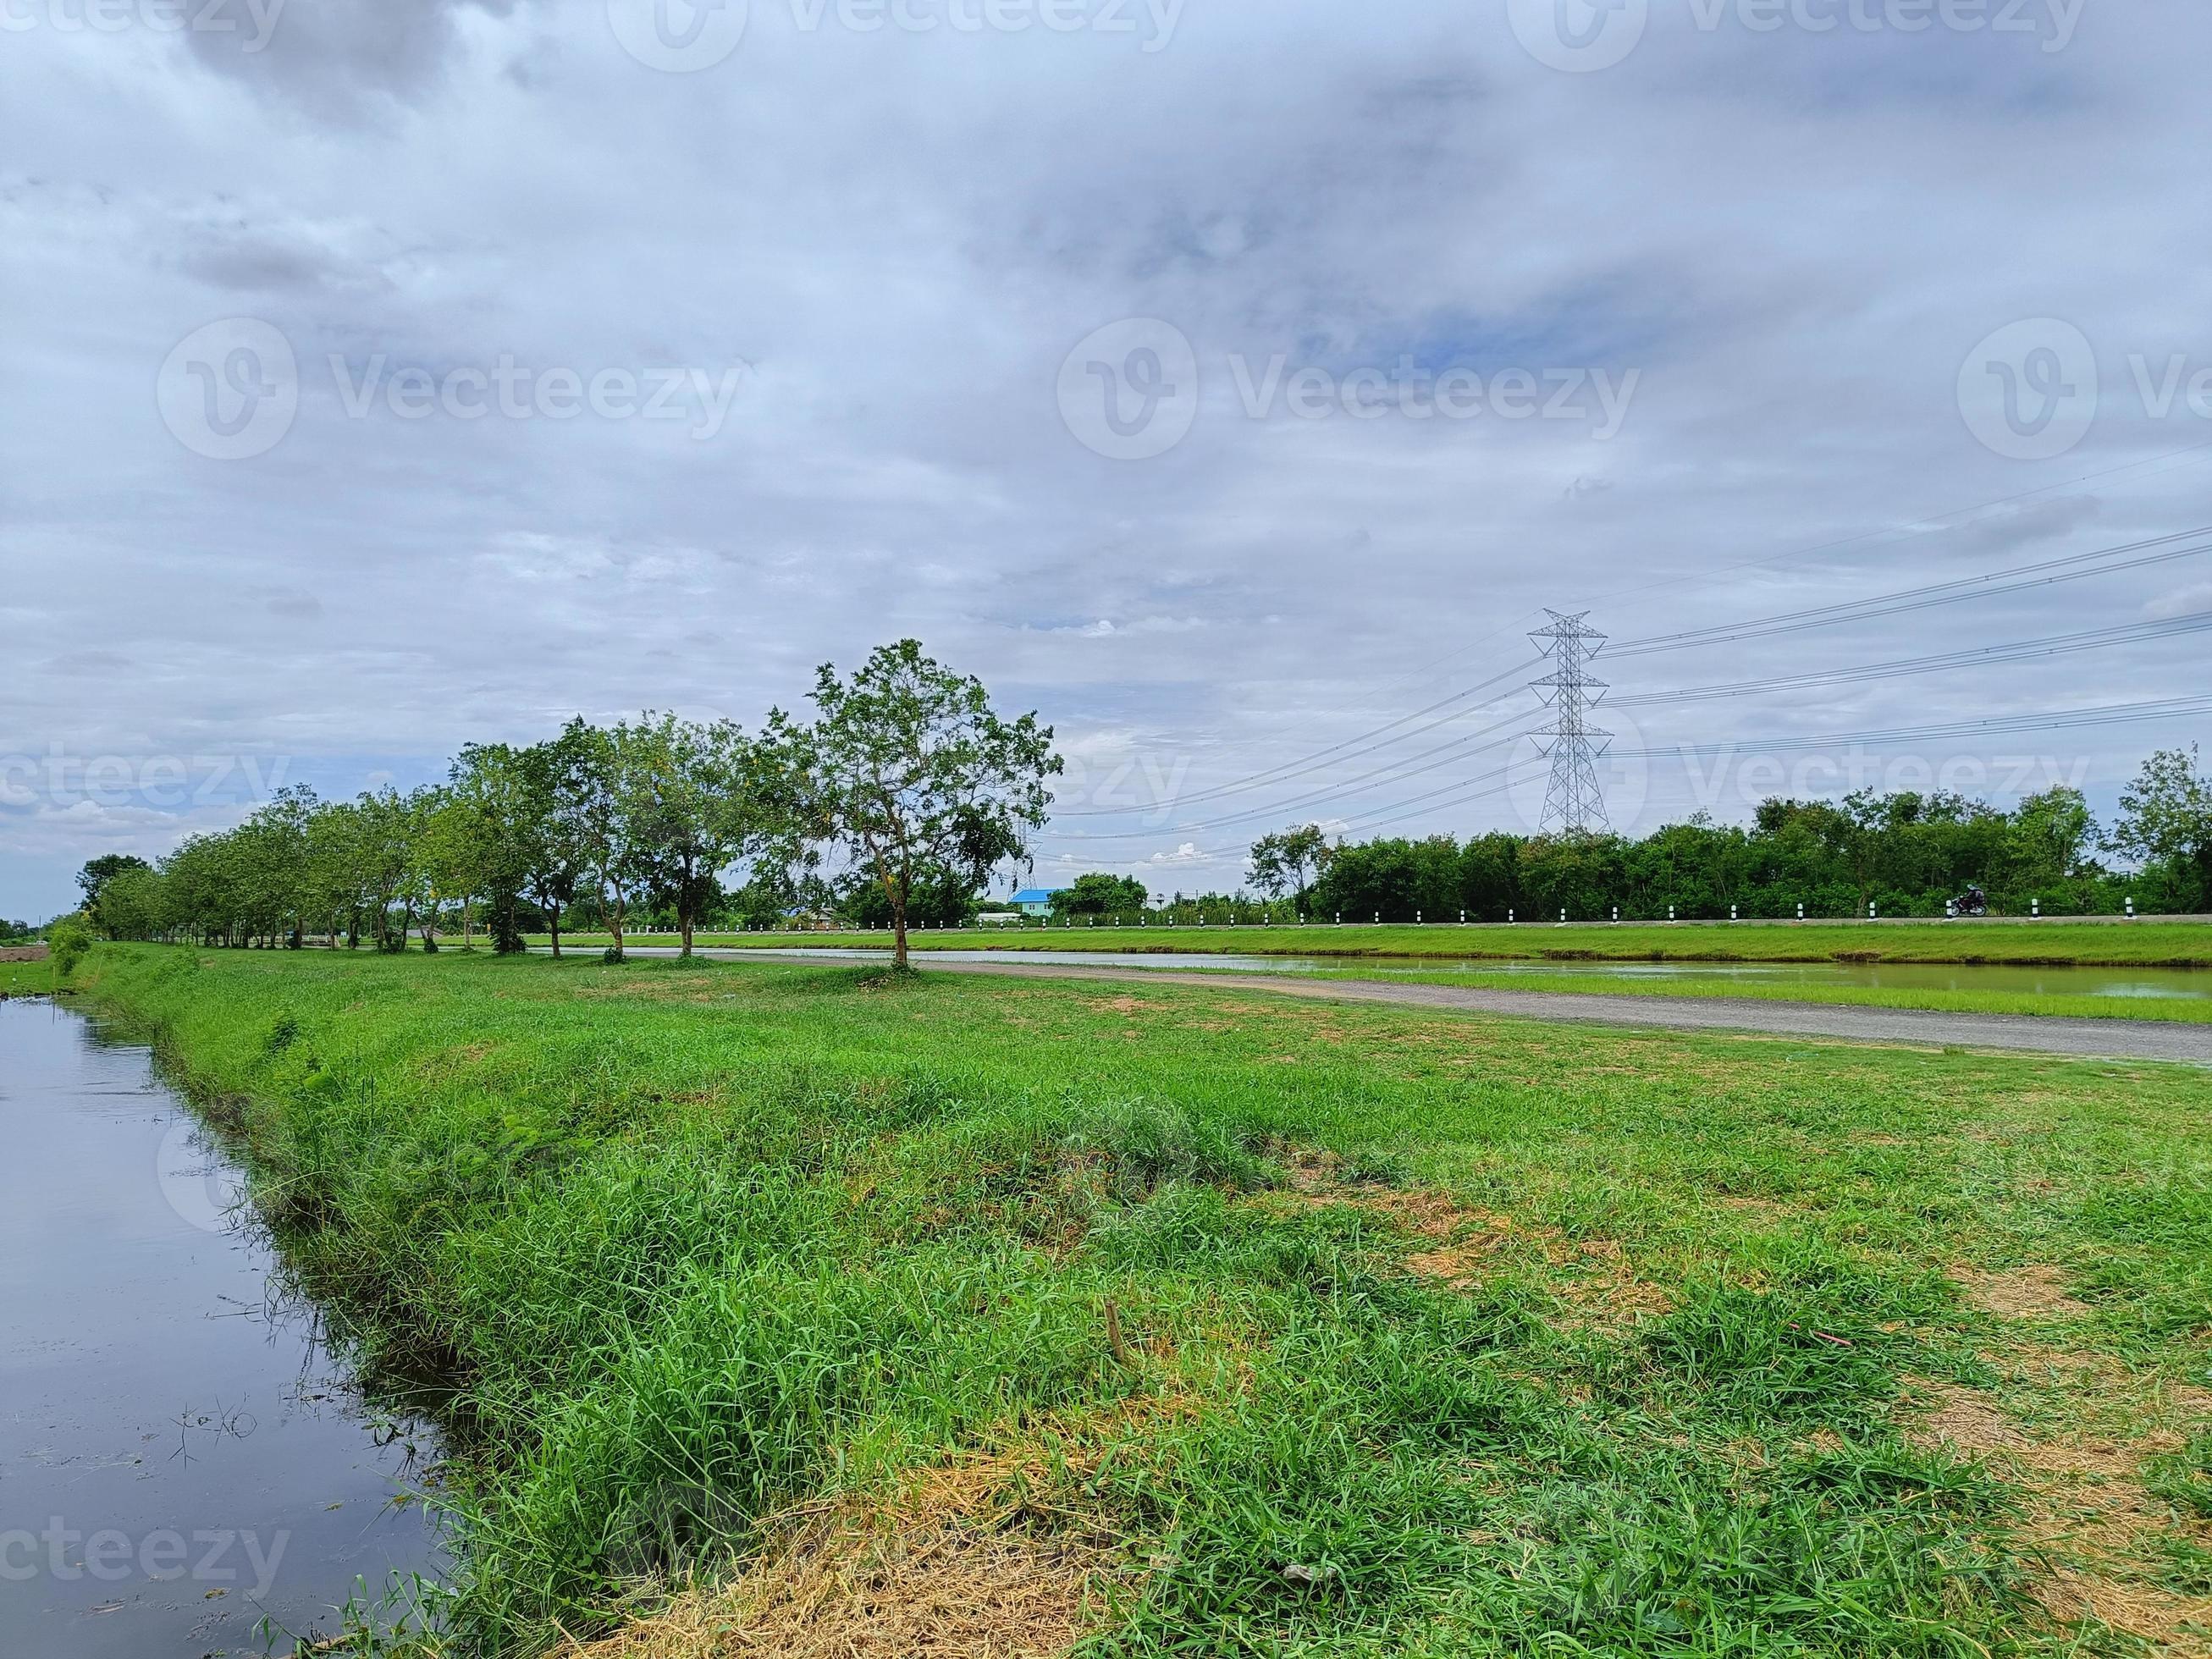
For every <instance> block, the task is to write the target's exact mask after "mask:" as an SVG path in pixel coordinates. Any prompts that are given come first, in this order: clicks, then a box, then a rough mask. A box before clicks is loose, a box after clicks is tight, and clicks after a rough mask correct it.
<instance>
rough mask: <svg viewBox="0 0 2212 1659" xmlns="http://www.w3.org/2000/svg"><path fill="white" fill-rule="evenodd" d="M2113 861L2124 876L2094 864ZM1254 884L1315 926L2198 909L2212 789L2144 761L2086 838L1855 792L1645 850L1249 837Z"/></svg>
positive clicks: (2187, 766)
mask: <svg viewBox="0 0 2212 1659" xmlns="http://www.w3.org/2000/svg"><path fill="white" fill-rule="evenodd" d="M2100 852H2104V853H2110V854H2118V855H2120V856H2121V857H2123V858H2124V859H2125V860H2128V861H2129V863H2130V866H2133V867H2132V868H2130V869H2129V870H2127V871H2124V872H2122V871H2116V870H2114V869H2112V868H2109V867H2108V866H2106V865H2105V864H2103V863H2101V862H2100V861H2099V860H2098V858H2097V856H2096V854H2099V853H2100ZM1251 868H1252V875H1253V880H1254V882H1255V884H1256V885H1257V886H1258V887H1259V888H1260V890H1261V891H1262V892H1264V893H1266V894H1267V895H1268V896H1270V897H1271V898H1278V899H1286V900H1288V901H1289V902H1291V903H1293V904H1295V905H1296V907H1297V913H1298V914H1300V915H1310V916H1312V917H1315V918H1316V919H1319V920H1324V921H1326V920H1329V919H1332V918H1334V916H1337V915H1342V916H1343V917H1344V918H1345V919H1346V921H1352V920H1355V919H1356V920H1358V921H1369V920H1370V919H1372V918H1373V917H1375V916H1376V915H1380V916H1382V918H1383V920H1384V921H1413V919H1414V918H1415V917H1416V916H1417V915H1418V916H1421V917H1425V919H1427V920H1429V921H1455V920H1456V919H1457V918H1458V916H1459V915H1460V913H1461V912H1462V911H1464V912H1466V913H1467V915H1468V917H1469V919H1470V920H1478V921H1504V920H1505V919H1506V918H1507V916H1508V915H1509V914H1510V915H1518V916H1520V917H1521V918H1522V919H1523V920H1532V919H1534V918H1537V917H1546V918H1549V917H1553V916H1556V915H1558V914H1559V912H1560V911H1561V910H1565V911H1566V912H1567V913H1568V915H1570V916H1573V917H1577V918H1581V919H1585V920H1587V919H1599V918H1604V917H1607V916H1609V915H1611V914H1612V911H1613V907H1615V906H1619V907H1620V913H1621V915H1622V916H1623V917H1624V918H1627V919H1635V920H1649V919H1653V918H1658V917H1663V916H1665V915H1668V909H1669V907H1672V908H1673V911H1674V914H1675V915H1679V916H1681V917H1683V918H1684V919H1686V920H1687V919H1693V918H1715V917H1724V916H1727V915H1729V914H1730V908H1731V907H1734V908H1735V913H1736V914H1740V915H1745V916H1753V917H1778V916H1794V915H1796V913H1797V907H1798V905H1800V904H1801V903H1802V905H1803V906H1804V907H1805V912H1806V914H1807V915H1813V916H1847V915H1866V914H1867V908H1868V907H1869V905H1872V906H1873V907H1875V909H1876V911H1877V912H1878V913H1879V914H1881V915H1892V916H1938V915H1942V914H1943V911H1944V906H1945V904H1946V902H1948V901H1949V900H1951V899H1954V898H1956V897H1958V896H1960V895H1961V894H1963V893H1964V892H1965V891H1966V890H1968V889H1970V888H1978V889H1980V890H1983V891H1984V893H1985V894H1986V895H1987V896H1988V898H1989V900H1990V905H1991V907H1992V908H1994V909H1996V910H1997V911H1999V912H2001V913H2010V914H2015V915H2027V913H2028V911H2029V910H2030V908H2032V907H2033V906H2034V905H2035V904H2036V903H2037V902H2040V905H2041V907H2042V908H2043V909H2044V910H2045V911H2046V912H2049V913H2051V914H2055V915H2100V914H2106V915H2109V914H2117V913H2118V912H2119V911H2120V910H2121V909H2123V908H2124V906H2125V904H2126V902H2127V901H2128V900H2129V899H2130V898H2133V899H2134V900H2135V902H2136V906H2137V908H2140V909H2142V910H2144V911H2147V912H2160V913H2177V912H2191V913H2193V912H2203V911H2208V910H2212V780H2208V779H2207V778H2206V776H2205V775H2204V773H2203V769H2202V768H2201V766H2200V764H2199V762H2198V758H2197V752H2196V751H2195V750H2193V749H2192V750H2166V751H2161V752H2160V753H2159V754H2157V755H2154V756H2153V757H2151V759H2150V760H2149V761H2148V763H2146V764H2145V765H2144V767H2143V769H2142V774H2141V775H2140V776H2138V778H2137V779H2136V781H2135V782H2134V783H2133V784H2132V785H2130V787H2129V788H2128V790H2127V791H2126V792H2125V793H2124V795H2123V796H2122V799H2121V810H2120V817H2119V820H2118V823H2116V824H2115V825H2114V826H2113V827H2112V829H2111V830H2110V831H2108V832H2107V831H2103V830H2100V827H2099V825H2098V823H2097V822H2096V819H2095V818H2094V817H2093V815H2092V814H2091V812H2090V810H2089V805H2088V803H2087V800H2085V799H2083V797H2082V795H2081V792H2080V791H2079V790H2075V789H2071V788H2066V787H2059V788H2055V789H2051V790H2047V791H2045V793H2041V794H2039V795H2033V796H2031V797H2029V798H2028V799H2026V800H2023V801H2021V803H2020V805H2018V806H2017V807H2015V809H2013V810H2012V811H2003V810H2002V809H2000V808H1998V807H1996V806H1992V805H1990V804H1989V803H1987V802H1985V801H1979V800H1971V799H1966V798H1964V797H1962V796H1960V795H1956V794H1950V793H1931V794H1920V793H1910V792H1906V793H1893V794H1877V793H1872V792H1865V793H1858V794H1854V795H1850V796H1849V797H1846V798H1845V799H1844V800H1842V801H1841V802H1832V801H1818V800H1816V801H1799V800H1779V799H1777V800H1769V801H1767V802H1765V803H1764V804H1763V805H1760V806H1759V809H1758V811H1757V813H1756V814H1755V815H1754V817H1753V822H1752V823H1749V824H1748V825H1732V824H1718V823H1713V822H1712V821H1711V819H1710V818H1708V817H1705V816H1704V815H1703V814H1699V815H1698V816H1696V817H1692V818H1691V819H1690V820H1689V821H1688V822H1686V823H1677V824H1670V825H1668V826H1667V827H1666V828H1664V829H1659V830H1657V831H1656V832H1654V833H1653V834H1651V835H1650V836H1644V837H1643V838H1641V839H1630V838H1628V837H1626V836H1578V837H1575V836H1569V837H1562V836H1516V835H1510V834H1506V833H1504V832H1494V833H1492V834H1488V835H1480V836H1474V837H1473V838H1471V839H1469V840H1468V841H1465V842H1460V841H1457V840H1455V839H1454V838H1453V837H1451V836H1431V837H1427V838H1425V839H1420V840H1404V839H1398V838H1391V839H1384V840H1377V841H1370V842H1358V843H1352V844H1346V845H1340V846H1332V845H1330V844H1329V842H1328V838H1327V836H1324V835H1323V834H1322V831H1321V830H1320V829H1318V828H1316V826H1313V825H1306V826H1304V827H1303V828H1301V829H1293V830H1289V831H1285V832H1282V833H1281V834H1279V835H1274V836H1267V837H1264V838H1262V839H1261V841H1260V842H1258V843H1256V844H1255V846H1254V847H1253V848H1252V854H1251Z"/></svg>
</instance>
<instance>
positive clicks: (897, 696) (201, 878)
mask: <svg viewBox="0 0 2212 1659" xmlns="http://www.w3.org/2000/svg"><path fill="white" fill-rule="evenodd" d="M813 701H814V703H815V709H816V716H815V718H814V719H813V720H808V721H801V720H797V719H794V718H793V717H791V716H789V715H787V714H784V713H783V712H782V711H781V710H771V711H770V713H769V716H768V718H767V720H766V721H765V722H764V723H763V726H762V728H761V729H760V731H758V732H753V733H748V732H745V731H744V730H743V729H741V728H740V727H739V726H737V725H735V724H734V723H732V722H730V721H727V720H716V721H708V722H699V721H690V720H679V719H678V718H677V717H675V716H674V715H671V714H647V715H645V716H643V717H641V719H639V720H635V721H629V720H622V721H617V722H616V723H615V724H614V725H612V726H595V725H592V724H589V723H587V722H586V721H585V720H582V719H580V718H579V719H576V720H571V721H570V722H569V723H568V725H567V726H565V727H564V728H563V729H562V731H561V732H560V733H559V734H558V735H557V736H556V737H553V738H549V739H547V740H546V741H544V742H542V743H538V744H532V745H530V746H528V747H523V748H517V747H514V746H512V745H509V744H470V745H469V746H467V747H466V748H465V749H463V750H461V752H460V754H459V756H458V757H455V759H454V760H453V763H452V765H451V767H450V769H449V772H448V775H447V781H445V782H444V783H442V784H438V785H435V786H431V787H424V788H419V789H414V790H410V791H405V792H402V791H400V790H398V789H393V788H389V787H386V788H384V789H380V790H373V791H370V792H368V793H364V794H362V795H361V796H359V797H358V798H356V799H353V800H350V801H325V800H323V799H319V798H318V797H317V796H316V794H315V793H313V791H312V790H310V789H307V788H305V787H293V788H288V789H284V790H282V791H279V792H278V793H277V794H276V798H275V799H272V800H270V802H268V803H267V804H266V805H264V806H262V807H261V808H260V809H259V810H258V811H256V812H254V813H253V814H252V817H249V818H247V819H246V822H245V823H242V824H240V825H239V826H238V828H236V829H230V830H226V831H223V832H222V833H219V834H214V835H204V836H194V837H192V838H191V840H189V841H187V842H185V843H184V845H183V846H181V847H179V848H178V849H177V850H176V851H175V852H174V853H173V854H170V855H169V856H168V857H167V858H166V859H164V860H161V863H160V864H159V865H158V866H148V865H147V864H146V863H145V862H144V861H143V860H137V859H133V858H129V857H127V856H124V855H111V856H109V857H107V858H104V859H99V860H94V861H93V862H92V863H91V864H89V865H88V866H86V868H85V871H84V873H83V875H82V877H81V878H80V880H81V881H82V884H83V885H84V888H85V895H86V906H87V913H88V915H89V916H90V917H91V918H92V919H93V921H94V922H95V924H96V925H97V926H98V927H100V929H101V930H102V931H103V932H104V933H106V934H107V935H108V936H110V937H111V938H116V939H193V940H197V941H199V942H201V943H204V944H206V945H230V946H251V945H260V946H263V947H265V948H275V947H278V946H290V947H293V948H297V947H298V946H299V945H301V944H302V943H304V942H305V940H306V939H307V938H309V937H311V936H319V937H326V938H329V939H332V940H333V941H334V942H338V943H343V945H346V946H348V947H351V948H368V949H374V950H379V951H404V950H407V949H409V948H410V946H412V947H415V948H420V949H422V950H424V951H436V950H439V949H441V947H442V946H443V945H446V944H448V943H451V942H453V941H454V940H455V939H458V940H459V943H460V944H461V945H464V946H473V945H475V943H476V941H477V937H478V935H479V934H481V935H483V937H484V938H485V939H487V941H488V942H489V945H491V947H492V948H493V949H494V950H495V951H520V950H522V949H523V948H524V938H525V935H526V933H532V932H538V931H543V932H545V933H549V934H550V936H551V938H552V940H553V948H554V950H555V951H556V954H557V953H558V951H560V949H561V937H562V933H563V932H564V931H568V932H573V931H575V930H576V929H578V928H580V927H589V928H592V929H596V930H602V931H605V932H606V933H610V934H611V935H612V936H613V944H612V945H611V948H609V949H608V950H607V951H606V952H605V954H606V956H607V957H608V958H609V959H611V960H616V961H619V960H621V958H622V957H623V951H624V945H625V941H626V939H628V938H629V936H630V934H631V933H634V932H635V930H636V929H637V928H638V927H639V926H640V925H641V922H643V923H652V922H657V921H660V920H662V919H664V918H666V919H669V920H672V921H673V924H674V927H673V931H675V932H677V933H679V934H680V936H681V938H682V940H683V947H684V951H685V952H686V953H687V954H688V953H689V952H690V949H691V945H692V939H693V937H694V935H695V933H696V932H697V931H698V930H699V929H700V928H701V927H704V926H712V925H717V924H721V923H726V922H727V921H731V920H732V919H737V920H740V921H750V920H763V921H764V920H768V919H771V918H776V917H781V916H783V915H787V914H788V913H789V912H791V911H792V910H793V909H794V908H804V907H805V906H806V905H808V904H810V903H825V902H826V903H835V902H841V901H842V902H846V903H848V904H850V903H854V902H860V896H866V898H865V902H866V903H868V904H870V905H872V906H875V907H878V908H879V910H880V915H881V917H882V920H883V921H884V925H885V926H888V927H890V928H891V929H892V930H893V932H894V933H895V934H896V947H897V956H898V960H899V961H900V962H901V963H903V962H904V961H905V957H906V935H907V931H908V927H909V926H911V925H913V924H914V923H915V922H917V921H923V920H926V919H929V918H931V917H932V916H933V913H934V909H935V908H936V907H939V906H941V904H942V903H943V902H944V901H945V896H946V895H949V894H951V893H956V892H957V893H959V894H963V895H972V894H973V893H974V892H975V890H976V889H978V888H979V887H981V886H982V885H983V884H984V883H985V882H986V881H987V879H988V878H989V876H990V873H991V872H992V870H993V869H994V868H995V867H996V866H1000V865H1003V864H1017V865H1018V864H1025V863H1026V862H1027V860H1028V858H1029V845H1030V836H1032V835H1033V834H1034V832H1035V831H1036V829H1038V828H1040V827H1041V826H1042V823H1044V819H1045V814H1046V810H1047V807H1048V804H1049V801H1050V799H1051V797H1050V793H1049V787H1048V779H1049V778H1050V777H1051V776H1053V775H1055V774H1057V773H1058V772H1059V770H1060V761H1059V759H1058V758H1057V757H1054V755H1053V753H1052V751H1051V744H1052V735H1053V734H1052V732H1051V729H1050V728H1049V727H1046V726H1039V725H1038V724H1037V721H1036V716H1035V715H1034V714H1024V715H1023V716H1021V717H1020V718H1019V719H1018V720H1005V719H1002V718H1001V717H1000V715H999V714H997V713H996V712H994V709H993V708H992V706H991V702H990V699H989V696H988V695H987V692H986V691H985V690H984V688H983V686H982V684H981V682H979V681H977V680H975V679H974V678H969V677H966V676H962V675H958V674H956V673H954V672H952V671H950V670H949V669H947V668H945V666H944V665H941V664H939V663H938V662H936V661H934V660H933V659H930V658H929V657H927V656H926V655H924V654H923V653H922V650H921V646H920V645H919V644H918V643H917V642H916V641H912V640H905V641H900V642H899V643H898V644H896V645H894V646H886V647H881V648H880V649H878V651H876V652H875V653H873V654H872V656H871V657H870V658H869V659H868V660H867V662H866V664H865V665H863V666H862V667H861V668H860V669H859V670H858V671H855V672H854V673H853V674H852V675H851V676H849V677H847V678H840V677H839V676H838V674H837V673H836V670H835V669H834V668H832V667H829V666H824V667H823V669H822V670H821V671H819V673H818V675H817V678H816V684H815V688H814V692H813Z"/></svg>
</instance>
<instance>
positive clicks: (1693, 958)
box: [532, 921, 2212, 968]
mask: <svg viewBox="0 0 2212 1659" xmlns="http://www.w3.org/2000/svg"><path fill="white" fill-rule="evenodd" d="M547 942H548V941H547V939H545V937H544V936H543V935H539V936H538V938H536V939H533V940H532V943H533V944H537V945H544V944H546V943H547ZM608 942H609V941H608V939H607V936H606V935H605V934H600V933H589V934H575V935H566V936H564V937H563V939H562V944H563V946H564V948H565V947H566V946H568V945H575V946H576V947H577V948H579V949H588V950H598V949H601V948H603V947H605V945H606V944H607V943H608ZM632 942H633V943H635V944H650V945H664V944H671V943H673V941H672V940H671V939H666V938H663V937H660V936H655V937H653V938H652V939H642V938H640V937H638V936H636V935H633V936H632ZM909 942H910V943H911V945H913V947H914V948H915V950H916V951H973V950H978V949H989V950H1002V951H1177V952H1200V953H1206V954H1225V955H1241V956H1255V955H1256V956H1313V957H1335V956H1341V957H1363V956H1366V957H1376V956H1393V957H1395V956H1411V957H1455V958H1457V957H1493V958H1497V959H1500V960H1504V959H1525V958H1531V957H1547V956H1550V957H1558V956H1565V957H1576V958H1583V959H1589V960H1595V961H1613V962H1838V961H1841V962H1900V963H1901V962H1928V963H1983V962H1987V963H2021V964H2023V965H2027V966H2039V967H2067V966H2075V965H2079V966H2082V967H2093V968H2104V967H2138V968H2149V967H2173V968H2212V924H2207V923H2204V922H2199V921H2134V922H2123V921H2111V922H2092V921H2038V922H1974V921H1942V922H1936V921H1931V922H1910V921H1907V922H1886V921H1875V922H1851V921H1843V922H1804V923H1796V922H1742V923H1729V922H1681V923H1679V924H1668V923H1663V922H1662V923H1648V924H1647V923H1633V922H1625V923H1622V924H1620V926H1618V927H1615V926H1612V925H1609V924H1605V925H1597V924H1593V925H1584V926H1569V927H1558V926H1553V925H1549V924H1529V925H1524V926H1521V927H1506V926H1504V925H1500V924H1491V925H1475V926H1469V927H1457V926H1450V925H1444V924H1439V925H1437V926H1435V927H1389V926H1383V927H1372V926H1360V927H1172V928H1170V927H1052V928H1032V929H1027V930H1024V931H1023V932H1020V933H1010V932H1005V931H1001V930H998V929H991V928H970V929H967V930H964V931H962V932H957V933H943V932H937V931H929V932H924V933H914V934H912V935H910V936H909ZM698 943H700V944H702V945H712V946H714V947H715V948H718V949H720V948H729V949H733V950H738V949H751V950H767V949H774V948H776V947H778V946H781V947H783V948H786V949H788V948H790V947H791V946H793V945H809V944H812V945H843V946H848V947H852V948H857V949H872V948H873V949H883V950H888V949H890V944H891V938H890V934H889V933H865V932H854V933H806V934H794V933H702V934H700V935H699V938H698Z"/></svg>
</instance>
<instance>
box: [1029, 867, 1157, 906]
mask: <svg viewBox="0 0 2212 1659" xmlns="http://www.w3.org/2000/svg"><path fill="white" fill-rule="evenodd" d="M1151 902H1152V894H1151V893H1149V892H1147V891H1146V889H1145V884H1144V883H1142V882H1141V881H1139V880H1138V879H1137V878H1135V877H1134V876H1114V875H1107V874H1104V873H1102V872H1092V873H1091V874H1088V875H1081V876H1078V877H1077V878H1075V879H1074V880H1073V881H1072V882H1070V883H1069V884H1067V885H1066V886H1065V887H1063V888H1061V889H1060V891H1059V892H1057V893H1055V894H1054V895H1053V900H1052V908H1054V909H1055V910H1057V911H1058V912H1060V915H1064V916H1118V915H1128V914H1131V913H1133V912H1135V911H1139V910H1141V909H1143V908H1145V907H1146V905H1148V904H1150V903H1151Z"/></svg>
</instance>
